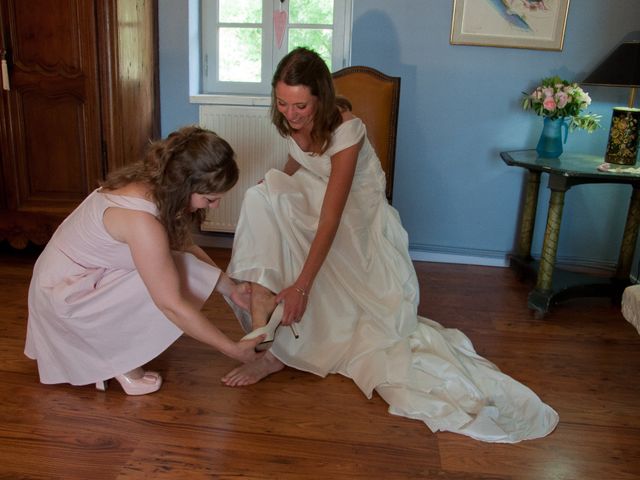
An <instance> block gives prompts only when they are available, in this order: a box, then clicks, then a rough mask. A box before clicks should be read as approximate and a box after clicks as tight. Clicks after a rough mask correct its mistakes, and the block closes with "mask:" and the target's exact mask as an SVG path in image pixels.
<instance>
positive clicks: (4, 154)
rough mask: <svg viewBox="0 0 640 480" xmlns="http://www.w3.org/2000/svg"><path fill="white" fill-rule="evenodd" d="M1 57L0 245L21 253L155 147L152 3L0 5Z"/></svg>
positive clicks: (23, 0)
mask: <svg viewBox="0 0 640 480" xmlns="http://www.w3.org/2000/svg"><path fill="white" fill-rule="evenodd" d="M0 54H2V57H3V58H4V59H6V71H7V75H6V76H5V79H4V81H3V85H2V86H3V89H2V90H0V92H1V93H0V96H1V98H0V100H1V101H0V162H1V164H0V187H1V188H2V189H1V190H0V240H8V241H9V243H10V244H11V245H12V246H14V247H18V248H22V247H24V246H26V245H27V243H28V242H29V241H31V242H33V243H36V244H43V243H46V241H47V240H48V239H49V237H50V236H51V234H52V233H53V231H54V230H55V228H56V227H57V225H58V224H59V223H60V221H61V220H62V219H63V218H64V217H65V216H66V215H67V214H68V213H69V212H70V211H71V210H72V209H73V208H75V206H77V205H78V203H79V202H81V201H82V200H83V199H84V198H85V196H86V195H87V194H88V193H90V192H91V191H92V190H93V189H94V188H96V187H97V185H98V181H99V179H101V178H103V177H104V176H105V175H106V173H107V172H108V171H110V170H112V169H115V168H117V167H120V166H122V165H124V164H126V163H128V162H131V161H135V160H137V159H139V158H140V157H141V155H142V154H143V151H144V148H145V146H146V145H147V143H148V142H149V140H150V139H152V138H157V137H158V135H159V108H158V105H159V101H158V98H159V97H158V81H157V78H158V73H157V65H158V62H157V0H120V1H117V0H6V1H4V0H3V2H2V3H0Z"/></svg>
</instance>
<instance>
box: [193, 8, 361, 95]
mask: <svg viewBox="0 0 640 480" xmlns="http://www.w3.org/2000/svg"><path fill="white" fill-rule="evenodd" d="M351 2H352V0H201V5H200V7H201V10H200V25H199V26H200V32H202V33H201V36H200V38H201V42H202V43H201V51H200V54H201V56H200V74H201V82H200V89H199V90H200V91H199V93H201V94H231V95H235V94H244V95H269V93H270V91H271V85H270V83H271V77H272V75H273V72H274V70H275V68H276V65H277V64H278V62H279V61H280V59H281V58H282V57H283V56H284V55H286V54H287V53H288V52H289V51H291V50H293V49H294V48H296V47H298V46H306V47H310V48H313V49H314V50H315V51H317V52H318V53H319V54H320V55H321V56H322V57H323V58H324V60H325V61H326V62H327V65H328V66H329V70H331V71H335V70H339V69H340V68H342V67H344V66H347V65H348V61H349V53H350V50H351Z"/></svg>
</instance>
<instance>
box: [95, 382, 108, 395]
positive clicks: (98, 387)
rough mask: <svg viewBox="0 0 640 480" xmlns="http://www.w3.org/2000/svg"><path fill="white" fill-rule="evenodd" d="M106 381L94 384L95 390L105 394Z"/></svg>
mask: <svg viewBox="0 0 640 480" xmlns="http://www.w3.org/2000/svg"><path fill="white" fill-rule="evenodd" d="M107 384H108V380H100V381H99V382H96V390H100V391H101V392H105V391H106V390H107Z"/></svg>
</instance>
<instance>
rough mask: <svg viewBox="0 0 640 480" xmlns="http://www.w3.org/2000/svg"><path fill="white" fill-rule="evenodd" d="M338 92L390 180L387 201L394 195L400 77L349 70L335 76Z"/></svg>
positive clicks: (374, 70)
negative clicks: (362, 127) (356, 119)
mask: <svg viewBox="0 0 640 480" xmlns="http://www.w3.org/2000/svg"><path fill="white" fill-rule="evenodd" d="M333 83H334V85H335V89H336V93H337V94H338V95H342V96H344V97H346V98H348V99H349V101H350V102H351V104H352V105H353V114H354V115H355V116H356V117H358V118H360V119H361V120H362V121H363V122H364V124H365V125H366V127H367V134H368V136H369V141H370V142H371V144H372V145H373V148H374V149H375V151H376V153H377V154H378V157H379V158H380V163H381V164H382V169H383V170H384V172H385V174H386V177H387V191H386V194H387V199H388V200H389V203H391V198H392V194H393V169H394V164H395V157H396V132H397V130H398V108H399V104H400V77H390V76H388V75H385V74H384V73H382V72H379V71H378V70H376V69H374V68H370V67H362V66H354V67H346V68H343V69H342V70H338V71H337V72H334V73H333Z"/></svg>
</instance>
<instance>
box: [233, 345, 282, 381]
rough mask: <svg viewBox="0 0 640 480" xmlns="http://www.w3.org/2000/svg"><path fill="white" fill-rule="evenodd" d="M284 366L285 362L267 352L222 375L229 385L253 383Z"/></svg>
mask: <svg viewBox="0 0 640 480" xmlns="http://www.w3.org/2000/svg"><path fill="white" fill-rule="evenodd" d="M283 368H284V363H282V362H281V361H280V360H278V359H277V358H276V357H274V356H273V354H272V353H271V352H267V353H265V354H264V355H263V356H262V357H260V358H259V359H258V360H256V361H255V362H251V363H246V364H244V365H240V366H239V367H236V368H234V369H233V370H231V371H230V372H229V373H227V374H226V375H225V376H224V377H222V383H224V384H225V385H227V386H228V387H244V386H247V385H253V384H254V383H258V382H259V381H260V380H262V379H263V378H265V377H267V376H269V375H271V374H272V373H275V372H278V371H280V370H282V369H283Z"/></svg>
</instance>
